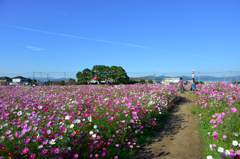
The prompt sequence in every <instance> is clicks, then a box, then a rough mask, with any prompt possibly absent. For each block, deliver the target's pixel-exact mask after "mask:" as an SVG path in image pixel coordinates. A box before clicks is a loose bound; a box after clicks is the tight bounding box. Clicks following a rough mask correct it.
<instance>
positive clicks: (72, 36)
mask: <svg viewBox="0 0 240 159" xmlns="http://www.w3.org/2000/svg"><path fill="white" fill-rule="evenodd" d="M0 25H4V26H8V27H13V28H18V29H23V30H28V31H34V32H39V33H45V34H52V35H59V36H65V37H71V38H78V39H85V40H92V41H99V42H105V43H112V44H119V45H126V46H132V47H138V48H143V49H150V50H158V49H154V48H149V47H144V46H139V45H132V44H126V43H119V42H114V41H107V40H100V39H92V38H85V37H80V36H75V35H68V34H59V33H53V32H47V31H41V30H35V29H29V28H24V27H19V26H14V25H8V24H1V23H0ZM158 51H160V50H158Z"/></svg>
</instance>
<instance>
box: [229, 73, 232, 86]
mask: <svg viewBox="0 0 240 159" xmlns="http://www.w3.org/2000/svg"><path fill="white" fill-rule="evenodd" d="M229 72H230V83H231V84H232V82H231V73H232V72H231V71H229Z"/></svg>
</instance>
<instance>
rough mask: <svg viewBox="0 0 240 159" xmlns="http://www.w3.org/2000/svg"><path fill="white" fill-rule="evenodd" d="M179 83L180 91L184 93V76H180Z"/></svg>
mask: <svg viewBox="0 0 240 159" xmlns="http://www.w3.org/2000/svg"><path fill="white" fill-rule="evenodd" d="M178 84H179V88H180V92H181V93H184V88H183V80H182V77H181V78H180V81H179V82H178Z"/></svg>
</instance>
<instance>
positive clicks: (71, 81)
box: [68, 78, 76, 84]
mask: <svg viewBox="0 0 240 159" xmlns="http://www.w3.org/2000/svg"><path fill="white" fill-rule="evenodd" d="M68 83H69V84H75V83H76V81H75V79H72V78H69V80H68Z"/></svg>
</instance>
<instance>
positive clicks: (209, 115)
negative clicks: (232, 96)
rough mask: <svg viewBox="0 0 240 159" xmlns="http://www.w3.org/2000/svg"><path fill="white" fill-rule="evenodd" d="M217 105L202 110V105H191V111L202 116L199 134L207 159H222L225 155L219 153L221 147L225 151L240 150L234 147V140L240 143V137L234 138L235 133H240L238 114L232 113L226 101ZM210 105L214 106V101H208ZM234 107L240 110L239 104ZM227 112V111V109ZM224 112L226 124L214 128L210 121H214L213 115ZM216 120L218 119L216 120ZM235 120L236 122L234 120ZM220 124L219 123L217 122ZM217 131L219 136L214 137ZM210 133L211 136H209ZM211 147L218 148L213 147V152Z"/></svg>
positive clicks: (239, 117)
mask: <svg viewBox="0 0 240 159" xmlns="http://www.w3.org/2000/svg"><path fill="white" fill-rule="evenodd" d="M218 102H221V103H222V106H219V105H218V104H217V103H218ZM218 102H217V103H216V104H213V105H214V106H213V107H208V106H207V107H206V108H204V109H202V108H201V105H200V104H198V105H194V106H192V104H195V103H192V104H189V107H190V108H189V110H190V112H191V113H192V114H198V116H199V114H201V116H199V118H200V120H199V122H198V124H199V132H200V134H201V139H202V143H203V146H204V147H203V155H204V156H205V157H207V156H212V157H213V158H214V159H220V158H222V157H221V156H220V155H221V154H222V153H223V152H222V153H220V152H218V148H219V147H221V148H223V149H224V151H225V150H230V149H233V150H234V151H237V150H239V149H240V148H239V146H233V144H232V142H233V141H234V140H236V141H238V142H240V140H239V137H237V136H234V135H233V134H234V133H237V134H238V133H239V132H240V123H239V122H236V121H240V116H239V115H237V114H236V113H232V112H231V111H230V108H232V107H230V106H229V105H227V104H226V102H224V100H220V101H218ZM207 103H208V104H212V103H213V101H207ZM233 107H235V108H237V110H240V105H239V104H236V103H235V104H233ZM225 108H226V109H227V110H226V109H225ZM222 112H224V113H225V114H226V117H224V118H221V119H222V121H223V122H224V123H223V124H219V125H218V126H217V127H216V128H212V126H213V125H215V124H214V123H210V121H211V120H212V119H213V115H214V114H216V113H218V114H221V113H222ZM215 119H216V118H215ZM233 119H234V120H233ZM216 123H218V122H216ZM214 131H216V132H217V133H218V134H216V135H213V132H214ZM209 133H210V134H209ZM223 135H226V136H227V138H226V139H224V138H223ZM213 136H217V137H218V139H215V138H214V137H213ZM210 145H216V147H212V150H211V149H210ZM227 158H229V157H227Z"/></svg>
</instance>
